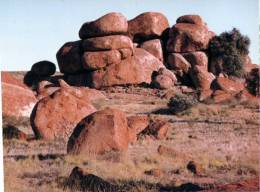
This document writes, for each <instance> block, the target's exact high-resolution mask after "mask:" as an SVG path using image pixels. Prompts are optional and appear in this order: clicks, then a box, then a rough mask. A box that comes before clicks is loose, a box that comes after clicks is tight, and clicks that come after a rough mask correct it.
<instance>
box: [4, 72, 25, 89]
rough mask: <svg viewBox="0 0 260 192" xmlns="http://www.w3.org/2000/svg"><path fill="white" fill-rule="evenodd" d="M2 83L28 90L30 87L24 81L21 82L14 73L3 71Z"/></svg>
mask: <svg viewBox="0 0 260 192" xmlns="http://www.w3.org/2000/svg"><path fill="white" fill-rule="evenodd" d="M1 82H2V83H8V84H12V85H16V86H18V87H22V88H25V89H28V87H27V86H26V85H25V84H24V83H23V82H22V81H19V80H18V79H17V78H16V77H15V76H14V75H13V74H12V73H9V72H3V71H1Z"/></svg>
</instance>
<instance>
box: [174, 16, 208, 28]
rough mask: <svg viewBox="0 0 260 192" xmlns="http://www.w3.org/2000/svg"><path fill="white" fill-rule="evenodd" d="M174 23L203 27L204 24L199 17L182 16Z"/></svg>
mask: <svg viewBox="0 0 260 192" xmlns="http://www.w3.org/2000/svg"><path fill="white" fill-rule="evenodd" d="M176 23H189V24H195V25H201V26H204V25H205V23H204V21H203V20H202V18H201V17H200V16H199V15H183V16H181V17H179V18H178V19H177V20H176Z"/></svg>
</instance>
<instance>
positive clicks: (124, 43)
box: [83, 35, 133, 51]
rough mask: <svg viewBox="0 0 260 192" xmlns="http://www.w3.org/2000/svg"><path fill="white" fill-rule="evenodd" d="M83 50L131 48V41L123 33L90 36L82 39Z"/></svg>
mask: <svg viewBox="0 0 260 192" xmlns="http://www.w3.org/2000/svg"><path fill="white" fill-rule="evenodd" d="M83 49H84V51H105V50H114V49H133V42H132V41H131V39H130V38H129V37H127V36H125V35H109V36H104V37H92V38H89V39H85V40H84V41H83Z"/></svg>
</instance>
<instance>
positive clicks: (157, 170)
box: [144, 168, 162, 177]
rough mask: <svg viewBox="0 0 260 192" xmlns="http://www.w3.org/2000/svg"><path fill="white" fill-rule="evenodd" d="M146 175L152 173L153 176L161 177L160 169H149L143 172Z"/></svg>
mask: <svg viewBox="0 0 260 192" xmlns="http://www.w3.org/2000/svg"><path fill="white" fill-rule="evenodd" d="M144 173H145V174H146V175H152V176H154V177H161V176H162V171H161V170H160V169H156V168H155V169H151V170H149V171H145V172H144Z"/></svg>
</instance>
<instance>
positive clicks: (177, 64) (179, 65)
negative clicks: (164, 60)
mask: <svg viewBox="0 0 260 192" xmlns="http://www.w3.org/2000/svg"><path fill="white" fill-rule="evenodd" d="M168 65H169V68H170V69H173V70H180V71H182V72H183V73H185V74H187V73H188V72H189V69H190V68H191V64H190V63H189V62H188V61H187V60H186V59H185V58H184V57H183V55H182V54H180V53H170V54H169V56H168Z"/></svg>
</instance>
